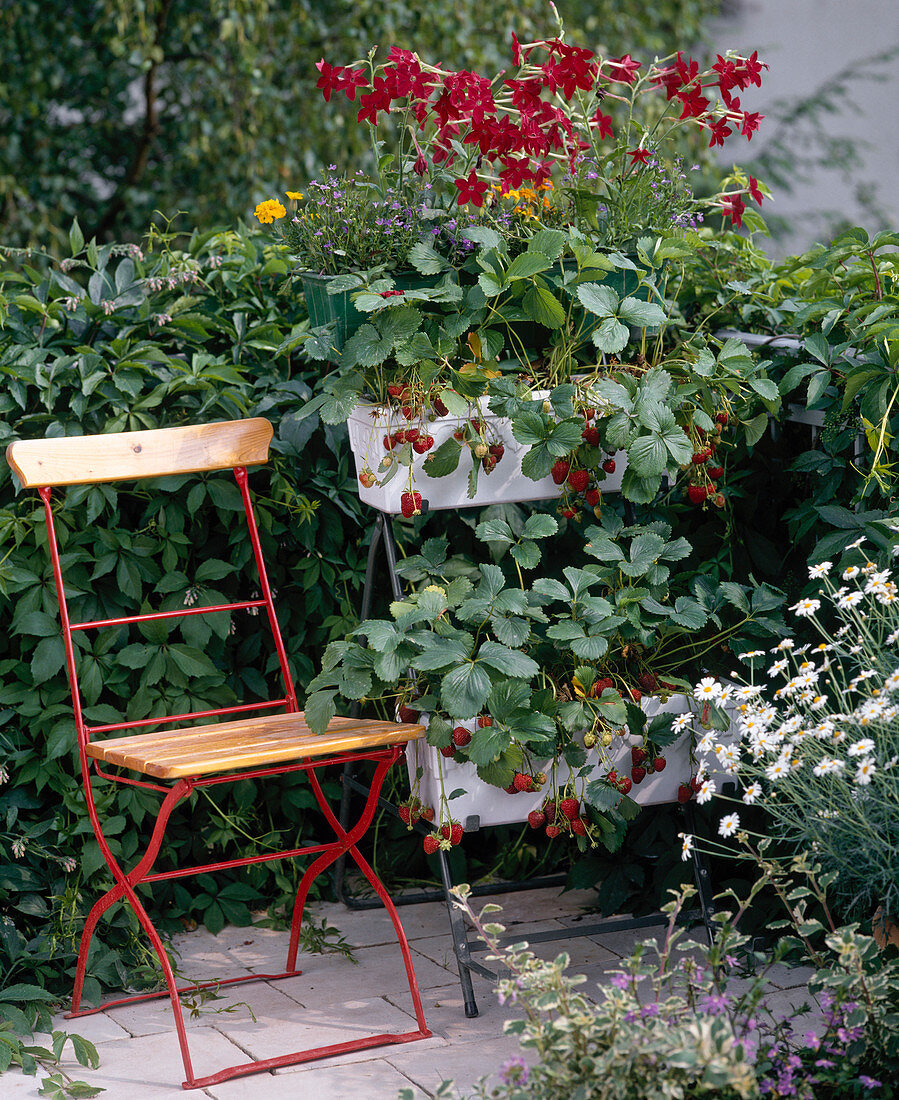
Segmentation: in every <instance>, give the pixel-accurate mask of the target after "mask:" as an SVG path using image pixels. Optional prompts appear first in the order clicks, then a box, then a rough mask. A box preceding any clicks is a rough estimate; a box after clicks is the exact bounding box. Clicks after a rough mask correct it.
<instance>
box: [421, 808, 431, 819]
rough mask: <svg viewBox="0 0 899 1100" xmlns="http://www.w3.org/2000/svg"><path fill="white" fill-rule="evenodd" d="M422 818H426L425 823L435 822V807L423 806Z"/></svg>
mask: <svg viewBox="0 0 899 1100" xmlns="http://www.w3.org/2000/svg"><path fill="white" fill-rule="evenodd" d="M421 816H422V817H423V818H424V820H425V821H433V820H434V807H433V806H422V808H421Z"/></svg>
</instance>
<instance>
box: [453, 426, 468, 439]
mask: <svg viewBox="0 0 899 1100" xmlns="http://www.w3.org/2000/svg"><path fill="white" fill-rule="evenodd" d="M464 438H465V432H463V431H462V429H461V428H457V429H456V430H455V431H454V432H453V439H455V441H456V442H457V443H461V442H462V440H463V439H464Z"/></svg>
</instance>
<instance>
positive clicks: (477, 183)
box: [455, 168, 487, 206]
mask: <svg viewBox="0 0 899 1100" xmlns="http://www.w3.org/2000/svg"><path fill="white" fill-rule="evenodd" d="M455 184H456V187H457V188H458V189H459V195H458V198H457V200H456V202H457V203H458V205H459V206H464V205H465V204H466V203H469V202H470V203H471V204H472V206H483V205H484V195H485V194H486V193H487V184H486V183H484V181H483V180H479V179H478V177H477V173H476V172H475V170H474V168H472V170H471V171H470V172H469V173H468V176H467V177H466V178H464V179H457V180H455Z"/></svg>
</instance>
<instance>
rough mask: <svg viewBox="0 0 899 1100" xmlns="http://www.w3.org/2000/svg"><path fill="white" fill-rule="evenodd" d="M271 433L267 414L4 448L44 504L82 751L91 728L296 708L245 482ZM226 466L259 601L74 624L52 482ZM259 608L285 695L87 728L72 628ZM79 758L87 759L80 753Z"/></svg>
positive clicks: (99, 729) (104, 479)
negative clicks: (238, 499) (243, 525)
mask: <svg viewBox="0 0 899 1100" xmlns="http://www.w3.org/2000/svg"><path fill="white" fill-rule="evenodd" d="M272 434H273V433H272V426H271V424H270V423H269V422H268V421H267V420H264V419H261V418H254V419H249V420H235V421H225V422H219V423H215V424H198V425H191V426H189V427H183V428H154V429H148V430H147V431H140V432H118V433H108V434H106V435H92V436H65V437H58V438H55V439H29V440H17V441H16V442H14V443H10V445H9V446H8V447H7V449H6V457H7V461H8V462H9V465H10V466H11V467H12V469H13V470H14V471H15V473H16V475H17V476H18V478H19V480H20V481H21V483H22V485H23V487H26V488H37V489H38V492H39V494H40V496H41V499H42V500H43V502H44V515H45V518H46V521H47V534H48V544H49V547H50V557H51V559H52V562H53V576H54V579H55V581H56V592H57V597H58V599H59V613H60V619H61V620H62V632H63V643H64V645H65V651H66V665H67V668H68V674H69V683H70V685H71V688H72V701H73V705H74V710H75V725H76V729H77V732H78V740H79V746H80V747H81V748H82V750H83V748H84V745H85V744H86V742H87V741H89V740H90V738H91V735H92V734H96V733H105V732H108V731H111V730H119V729H133V728H136V727H140V726H150V725H162V724H171V723H173V722H181V723H183V722H184V721H185V720H189V719H197V718H208V717H213V716H217V715H222V714H234V713H236V712H242V711H253V710H262V709H273V708H277V707H285V708H286V709H287V711H288V712H294V711H297V710H298V706H297V701H296V692H295V690H294V686H293V680H292V678H291V675H290V669H289V667H288V663H287V652H286V650H285V648H284V642H283V639H282V637H281V630H280V627H279V626H278V619H277V616H276V614H275V607H274V602H273V599H272V591H271V586H270V584H269V581H268V575H267V572H266V568H265V562H264V560H263V556H262V546H261V543H260V539H259V531H258V529H257V527H256V519H255V516H254V513H253V505H252V501H251V499H250V492H249V487H248V484H247V471H246V467H247V466H248V465H259V464H262V463H264V462H267V461H268V447H269V443H270V442H271V439H272ZM227 469H231V470H232V472H233V473H234V476H235V479H236V481H237V485H238V488H239V490H240V493H241V497H242V500H243V505H244V511H245V513H246V521H247V527H248V530H249V535H250V541H251V543H252V546H253V554H254V557H255V559H256V567H257V569H258V571H259V582H260V589H261V592H262V598H261V599H250V600H242V601H240V602H238V603H231V604H219V605H216V606H213V607H183V608H179V609H177V610H175V611H156V612H151V613H149V614H143V615H126V616H122V617H121V618H116V619H96V620H92V621H90V622H71V620H70V617H69V609H68V604H67V601H66V595H65V588H64V584H63V575H62V567H61V564H60V557H59V546H58V543H57V538H56V529H55V525H54V520H53V509H52V506H51V493H52V489H53V488H54V487H56V486H66V485H88V484H93V483H97V482H107V481H126V480H133V479H136V478H152V477H165V476H169V475H172V474H186V473H203V472H209V471H214V470H227ZM260 607H265V609H266V611H267V613H268V621H269V626H270V628H271V631H272V636H273V640H274V644H275V649H276V651H277V654H278V660H279V663H280V666H281V675H282V677H283V680H284V688H285V693H284V696H283V697H282V698H278V699H269V700H266V701H265V702H259V703H243V704H239V705H236V706H230V707H220V708H216V709H214V710H207V711H199V712H193V713H188V714H175V715H161V716H156V717H152V718H142V719H138V720H135V721H130V722H129V721H123V722H110V723H106V724H104V725H97V726H86V725H85V724H84V720H83V716H82V707H81V698H80V692H79V689H78V677H77V669H76V662H75V651H74V647H73V644H72V632H73V631H77V630H93V629H102V628H105V627H120V626H124V625H127V624H130V623H138V622H145V621H147V620H150V619H174V618H181V617H184V616H188V615H204V614H205V615H210V614H214V613H216V612H220V611H237V610H247V609H251V608H260ZM82 762H83V763H84V762H85V760H84V757H83V755H82Z"/></svg>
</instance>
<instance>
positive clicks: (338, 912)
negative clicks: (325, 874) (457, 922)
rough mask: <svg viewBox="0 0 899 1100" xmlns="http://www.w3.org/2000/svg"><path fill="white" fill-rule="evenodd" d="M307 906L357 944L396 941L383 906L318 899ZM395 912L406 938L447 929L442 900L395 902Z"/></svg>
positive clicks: (314, 913) (448, 926) (447, 921)
mask: <svg viewBox="0 0 899 1100" xmlns="http://www.w3.org/2000/svg"><path fill="white" fill-rule="evenodd" d="M310 910H311V912H312V914H313V915H314V916H315V917H316V919H318V920H321V918H322V917H324V918H325V919H326V920H327V922H328V924H330V925H333V926H334V927H335V928H339V929H340V930H341V932H343V934H344V935H345V936H346V938H347V939H348V940H349V942H350V943H352V944H354V945H355V946H357V947H368V946H374V945H375V944H382V943H396V933H395V932H394V929H393V921H392V920H391V919H390V916H389V915H388V913H387V910H386V909H384V908H383V906H381V907H379V908H377V909H348V908H346V906H344V905H341V904H339V903H337V902H325V903H323V902H318V903H316V904H315V905H314V906H310ZM397 913H398V914H399V918H400V924H401V925H402V926H403V931H404V932H405V933H406V939H408V940H416V939H419V938H420V937H422V936H439V935H443V934H444V933H446V932H449V928H450V923H449V916H448V915H447V911H446V906H445V905H444V903H443V902H442V901H431V902H420V903H418V904H415V905H400V906H397Z"/></svg>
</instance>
